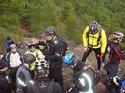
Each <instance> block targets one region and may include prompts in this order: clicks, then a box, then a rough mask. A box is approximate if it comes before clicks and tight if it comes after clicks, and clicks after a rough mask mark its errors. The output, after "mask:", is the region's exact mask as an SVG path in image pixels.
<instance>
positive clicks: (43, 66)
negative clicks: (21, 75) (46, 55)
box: [35, 61, 49, 73]
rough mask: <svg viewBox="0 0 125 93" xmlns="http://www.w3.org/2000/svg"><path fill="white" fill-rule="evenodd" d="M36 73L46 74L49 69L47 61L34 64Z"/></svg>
mask: <svg viewBox="0 0 125 93" xmlns="http://www.w3.org/2000/svg"><path fill="white" fill-rule="evenodd" d="M35 64H36V72H37V73H40V72H46V71H47V70H48V69H49V63H48V62H47V61H44V62H40V61H39V62H36V63H35Z"/></svg>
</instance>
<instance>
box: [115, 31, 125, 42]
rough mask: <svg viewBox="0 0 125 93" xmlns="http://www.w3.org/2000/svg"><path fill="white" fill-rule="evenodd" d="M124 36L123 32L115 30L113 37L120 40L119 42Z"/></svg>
mask: <svg viewBox="0 0 125 93" xmlns="http://www.w3.org/2000/svg"><path fill="white" fill-rule="evenodd" d="M123 37H124V34H123V33H122V32H114V33H113V39H116V40H118V42H121V41H122V39H123Z"/></svg>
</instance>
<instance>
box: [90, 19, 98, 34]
mask: <svg viewBox="0 0 125 93" xmlns="http://www.w3.org/2000/svg"><path fill="white" fill-rule="evenodd" d="M99 28H100V25H99V24H98V22H97V21H92V22H91V23H90V25H89V30H90V31H91V32H92V33H96V32H97V31H98V30H99Z"/></svg>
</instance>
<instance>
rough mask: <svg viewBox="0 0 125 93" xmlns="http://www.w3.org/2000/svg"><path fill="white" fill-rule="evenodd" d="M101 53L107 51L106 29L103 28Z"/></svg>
mask: <svg viewBox="0 0 125 93" xmlns="http://www.w3.org/2000/svg"><path fill="white" fill-rule="evenodd" d="M101 43H102V45H101V53H105V50H106V47H107V37H106V33H105V31H104V30H103V29H102V32H101Z"/></svg>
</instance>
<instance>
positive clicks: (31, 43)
mask: <svg viewBox="0 0 125 93" xmlns="http://www.w3.org/2000/svg"><path fill="white" fill-rule="evenodd" d="M32 47H36V44H34V43H33V42H29V43H28V48H32Z"/></svg>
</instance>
